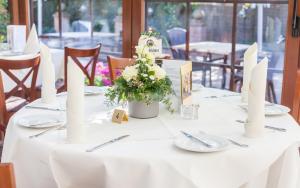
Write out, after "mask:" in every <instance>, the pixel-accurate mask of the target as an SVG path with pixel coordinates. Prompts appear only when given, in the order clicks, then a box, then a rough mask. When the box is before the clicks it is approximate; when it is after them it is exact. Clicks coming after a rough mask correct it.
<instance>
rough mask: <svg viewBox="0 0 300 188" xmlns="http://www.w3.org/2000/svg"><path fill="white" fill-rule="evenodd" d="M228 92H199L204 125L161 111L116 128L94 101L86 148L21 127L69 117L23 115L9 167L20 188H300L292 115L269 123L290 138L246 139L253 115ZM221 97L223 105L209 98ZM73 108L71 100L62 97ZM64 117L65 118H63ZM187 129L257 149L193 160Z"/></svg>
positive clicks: (8, 150)
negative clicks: (29, 121)
mask: <svg viewBox="0 0 300 188" xmlns="http://www.w3.org/2000/svg"><path fill="white" fill-rule="evenodd" d="M224 93H228V92H227V91H221V90H216V89H202V90H201V91H199V92H197V93H194V94H193V97H194V99H193V100H194V101H197V102H198V103H200V106H201V107H200V112H199V120H184V119H181V118H180V116H179V115H178V114H173V115H171V114H169V113H168V112H166V111H164V110H161V112H160V116H159V117H157V118H153V119H149V120H140V119H133V118H130V119H129V122H128V123H124V124H113V123H111V122H110V120H109V119H108V114H107V109H106V107H105V105H104V104H103V102H104V101H103V100H104V98H103V96H98V97H95V96H89V97H86V107H85V108H86V109H85V111H86V121H87V123H86V128H87V135H88V138H87V141H86V143H85V144H79V145H73V144H67V143H66V132H65V130H58V131H52V132H50V133H48V134H46V135H44V136H41V137H39V138H35V139H29V138H28V136H29V135H32V134H34V133H38V132H39V131H40V130H33V129H28V128H23V127H20V126H18V125H17V124H16V120H17V119H18V117H21V116H23V115H28V114H36V115H39V114H40V113H61V112H47V111H40V110H29V109H23V110H21V111H20V112H18V113H17V114H16V115H15V116H14V117H13V119H11V120H10V122H9V125H8V129H7V134H6V137H5V141H4V150H3V156H2V162H13V163H14V165H15V174H16V179H17V187H19V188H41V187H43V188H48V187H49V188H54V187H60V188H83V187H85V188H94V187H95V188H96V187H97V188H100V187H101V188H120V187H122V188H167V187H172V188H196V187H197V188H246V187H247V188H250V187H251V188H299V187H300V184H299V180H300V158H299V152H298V149H297V148H298V147H299V145H300V144H299V141H300V128H299V127H298V125H297V123H296V122H295V121H294V120H293V118H292V117H291V116H290V115H284V116H274V117H268V118H267V121H266V122H267V124H268V125H272V126H278V127H284V128H287V129H288V131H287V132H286V133H282V132H278V131H271V130H267V133H266V135H265V136H264V137H263V138H257V139H249V138H245V137H243V132H244V128H243V125H241V124H239V123H237V122H236V121H235V120H237V119H241V120H244V119H245V118H246V116H247V113H246V112H245V111H244V110H242V109H241V108H240V107H239V106H238V104H239V103H240V100H241V99H240V96H233V97H222V95H223V94H224ZM210 95H217V96H220V97H219V98H204V97H205V96H210ZM60 101H61V104H65V97H60ZM63 114H64V113H61V115H63ZM179 130H186V131H197V130H202V131H205V132H206V133H210V134H215V135H219V136H223V137H227V138H231V139H234V140H236V141H239V142H242V143H245V144H249V146H250V147H249V148H239V147H237V146H234V145H233V146H231V148H230V149H229V150H226V151H223V152H216V153H193V152H188V151H183V150H180V149H178V148H176V147H175V146H174V145H173V139H174V136H176V135H178V134H179ZM124 134H130V137H128V138H127V139H124V140H122V141H120V142H117V143H114V144H111V145H108V146H106V147H103V148H101V149H99V150H97V151H95V152H93V153H87V152H85V150H86V149H87V148H90V147H91V146H95V145H97V144H100V143H103V142H105V141H107V140H110V139H112V138H115V137H118V136H121V135H124Z"/></svg>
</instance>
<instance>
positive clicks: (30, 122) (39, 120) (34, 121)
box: [17, 114, 64, 129]
mask: <svg viewBox="0 0 300 188" xmlns="http://www.w3.org/2000/svg"><path fill="white" fill-rule="evenodd" d="M63 123H64V121H63V119H62V117H61V116H60V115H58V114H31V115H27V116H22V117H20V118H19V119H18V120H17V125H19V126H23V127H28V128H34V129H41V128H49V127H55V126H58V125H62V124H63Z"/></svg>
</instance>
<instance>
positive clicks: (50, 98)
mask: <svg viewBox="0 0 300 188" xmlns="http://www.w3.org/2000/svg"><path fill="white" fill-rule="evenodd" d="M40 49H41V70H42V102H43V103H46V104H53V103H55V102H56V88H55V68H54V64H53V63H52V57H51V53H50V49H49V48H48V47H47V46H46V45H45V44H43V43H41V47H40Z"/></svg>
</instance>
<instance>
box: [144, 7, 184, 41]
mask: <svg viewBox="0 0 300 188" xmlns="http://www.w3.org/2000/svg"><path fill="white" fill-rule="evenodd" d="M149 8H151V9H152V10H153V12H152V13H151V14H150V15H148V20H147V21H148V25H149V26H151V27H153V28H154V29H155V30H157V31H158V32H160V33H161V34H162V35H163V36H166V31H167V30H168V29H171V28H173V27H185V23H184V19H185V18H184V17H183V16H184V14H182V12H184V11H185V4H184V3H162V2H159V3H151V4H149ZM148 14H149V13H148Z"/></svg>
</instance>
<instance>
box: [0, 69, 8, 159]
mask: <svg viewBox="0 0 300 188" xmlns="http://www.w3.org/2000/svg"><path fill="white" fill-rule="evenodd" d="M6 114H7V111H6V103H5V94H4V88H3V82H2V75H1V72H0V141H1V140H3V138H4V133H5V127H6V122H7V120H6ZM0 149H1V143H0ZM0 153H1V152H0Z"/></svg>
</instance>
